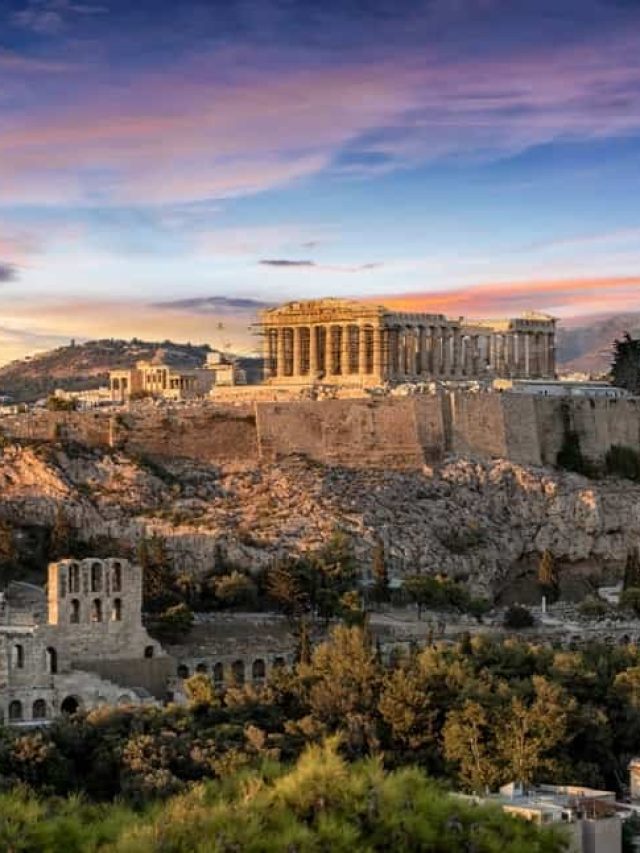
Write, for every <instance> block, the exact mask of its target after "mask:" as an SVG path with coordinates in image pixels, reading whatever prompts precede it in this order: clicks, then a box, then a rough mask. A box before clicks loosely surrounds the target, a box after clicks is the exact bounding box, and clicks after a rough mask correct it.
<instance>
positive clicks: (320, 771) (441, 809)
mask: <svg viewBox="0 0 640 853" xmlns="http://www.w3.org/2000/svg"><path fill="white" fill-rule="evenodd" d="M148 745H149V744H148V743H147V742H146V741H145V740H144V739H138V742H137V743H136V744H135V746H134V745H132V747H131V749H130V752H131V760H132V761H133V762H134V763H135V762H137V761H139V760H142V761H143V763H144V762H145V761H146V759H145V758H144V757H143V756H144V753H145V751H146V750H147V747H148ZM158 778H159V779H162V778H163V776H162V773H160V774H159V775H158ZM0 844H1V845H2V849H5V850H7V851H23V853H36V851H42V852H43V851H51V853H55V851H62V850H64V851H65V853H90V851H94V850H96V849H100V850H102V851H104V853H125V851H128V852H129V853H132V851H134V850H135V851H136V853H157V851H160V850H166V851H190V850H199V851H202V853H207V851H211V853H213V851H221V850H229V851H231V850H238V851H239V850H255V851H274V853H275V851H285V850H289V851H293V850H296V851H300V853H312V851H318V853H319V851H324V850H331V851H336V853H351V851H353V850H368V851H372V853H373V851H387V850H415V851H416V853H418V851H424V853H427V851H435V850H442V851H444V850H446V851H450V853H456V851H459V853H464V851H468V850H471V849H473V850H474V851H477V853H496V851H500V852H501V853H523V851H525V850H526V851H528V853H560V851H562V850H564V849H565V844H564V836H563V835H562V833H561V832H559V831H558V830H556V829H548V828H539V827H536V826H534V825H533V824H531V823H526V822H524V821H521V820H517V819H515V818H512V817H510V816H508V815H505V814H504V813H502V812H501V811H500V810H499V809H498V808H495V807H487V806H477V805H474V804H472V803H467V802H464V801H462V800H461V799H459V798H454V797H451V796H450V795H447V794H445V793H444V792H443V791H442V790H441V789H439V788H438V787H437V786H436V785H435V784H434V783H433V782H432V781H430V780H429V779H428V778H427V777H426V776H424V774H423V773H421V772H420V771H418V770H415V769H409V768H407V769H402V770H398V771H394V772H391V773H385V772H384V771H383V769H382V768H381V766H380V764H379V763H378V762H377V761H366V762H360V763H357V764H354V765H351V766H349V765H348V764H347V763H346V762H345V760H344V758H342V757H341V756H340V755H339V753H338V751H337V745H336V743H335V742H333V741H330V742H328V743H326V744H324V745H322V746H312V747H309V748H308V749H307V750H306V751H305V752H304V754H303V755H302V756H301V757H300V759H299V760H298V762H297V764H296V765H295V766H294V767H293V768H289V769H287V768H285V767H283V766H279V765H274V764H273V763H271V764H268V765H265V766H264V767H263V768H262V769H260V770H255V771H252V772H246V771H239V772H238V771H236V772H235V773H233V774H230V775H229V776H228V778H226V779H225V780H224V782H216V783H208V784H206V785H203V784H200V785H197V786H195V787H194V788H193V789H191V790H190V791H188V792H186V793H182V794H178V795H176V796H173V797H171V798H170V799H169V800H168V801H167V802H166V803H165V805H164V808H162V809H161V810H159V809H154V808H149V807H147V808H146V809H145V810H144V811H142V812H141V813H138V814H136V813H135V812H133V811H132V810H131V809H128V808H125V807H123V806H120V805H114V806H110V807H109V808H99V807H95V806H90V805H88V804H86V803H83V802H82V801H78V800H76V799H73V798H71V799H69V800H51V801H43V800H38V799H36V798H35V797H34V796H33V795H32V794H29V793H27V792H26V791H24V790H17V791H15V792H12V793H10V794H4V795H2V796H0Z"/></svg>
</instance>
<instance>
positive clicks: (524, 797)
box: [477, 783, 626, 853]
mask: <svg viewBox="0 0 640 853" xmlns="http://www.w3.org/2000/svg"><path fill="white" fill-rule="evenodd" d="M477 799H479V801H480V802H482V803H484V804H488V803H493V804H495V805H499V806H500V807H501V808H502V810H503V811H504V812H506V813H507V814H510V815H513V816H514V817H519V818H522V819H524V820H528V821H531V822H532V823H535V824H538V825H539V826H548V825H554V824H558V825H563V826H564V827H566V833H567V837H568V839H569V847H568V850H569V851H570V853H621V851H622V823H623V818H622V816H621V810H620V807H619V806H618V804H617V803H616V795H615V792H614V791H599V790H596V789H594V788H584V787H581V786H579V785H535V786H529V787H525V786H523V785H521V784H517V783H511V784H509V785H504V786H503V787H502V788H500V790H499V791H498V793H496V794H490V795H488V796H486V797H481V798H477ZM625 817H626V815H625Z"/></svg>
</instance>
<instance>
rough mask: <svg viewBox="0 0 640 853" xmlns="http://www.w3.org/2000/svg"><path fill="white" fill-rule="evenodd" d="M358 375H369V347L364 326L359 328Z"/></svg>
mask: <svg viewBox="0 0 640 853" xmlns="http://www.w3.org/2000/svg"><path fill="white" fill-rule="evenodd" d="M358 374H359V375H360V376H366V375H367V346H366V333H365V327H364V326H358Z"/></svg>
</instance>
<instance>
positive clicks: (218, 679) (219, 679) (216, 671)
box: [213, 661, 224, 687]
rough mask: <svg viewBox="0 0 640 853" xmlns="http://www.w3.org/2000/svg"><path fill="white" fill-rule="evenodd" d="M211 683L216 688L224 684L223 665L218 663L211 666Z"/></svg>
mask: <svg viewBox="0 0 640 853" xmlns="http://www.w3.org/2000/svg"><path fill="white" fill-rule="evenodd" d="M213 683H214V684H215V685H216V687H220V686H221V685H222V684H224V664H223V663H221V662H220V661H218V662H217V663H214V665H213Z"/></svg>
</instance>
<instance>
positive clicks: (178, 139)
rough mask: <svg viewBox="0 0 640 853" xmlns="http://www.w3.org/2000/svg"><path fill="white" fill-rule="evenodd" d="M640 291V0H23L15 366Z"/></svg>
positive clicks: (19, 4)
mask: <svg viewBox="0 0 640 853" xmlns="http://www.w3.org/2000/svg"><path fill="white" fill-rule="evenodd" d="M321 296H338V297H346V298H355V299H366V300H374V301H376V302H379V303H382V304H387V305H389V306H390V307H406V308H410V309H413V310H429V311H442V312H443V313H447V314H449V315H451V316H459V315H468V316H476V317H481V316H491V317H493V316H504V315H508V314H514V313H518V312H520V311H524V310H528V309H533V310H543V311H547V312H549V313H552V314H554V315H555V316H558V317H561V318H562V317H575V316H577V315H595V314H602V313H603V312H613V311H628V310H640V0H316V2H299V0H223V2H222V1H221V2H218V0H206V2H205V1H204V0H202V2H198V0H179V2H177V0H136V2H131V0H0V299H1V300H2V302H1V305H2V309H1V311H0V363H2V362H6V361H7V360H10V359H12V358H15V357H18V356H22V355H24V354H26V353H31V352H35V351H38V350H42V349H46V348H49V347H52V346H58V345H61V344H64V343H67V342H68V341H69V339H70V338H75V339H76V340H85V339H88V338H95V337H130V336H133V335H137V336H139V337H144V338H148V339H156V340H162V339H164V338H167V337H170V338H173V339H175V340H181V341H187V340H191V341H192V342H194V343H195V342H204V341H207V342H209V343H212V344H214V345H216V346H223V347H225V348H231V349H236V350H239V351H245V352H250V351H252V350H253V349H254V348H255V347H256V344H257V337H256V336H255V334H253V332H252V330H251V329H252V323H253V322H254V321H255V319H256V311H257V310H258V309H259V308H260V307H262V306H264V305H270V304H275V303H279V302H282V301H286V300H288V299H296V298H313V297H321Z"/></svg>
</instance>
